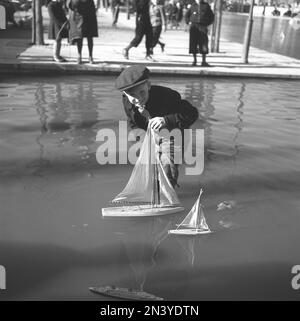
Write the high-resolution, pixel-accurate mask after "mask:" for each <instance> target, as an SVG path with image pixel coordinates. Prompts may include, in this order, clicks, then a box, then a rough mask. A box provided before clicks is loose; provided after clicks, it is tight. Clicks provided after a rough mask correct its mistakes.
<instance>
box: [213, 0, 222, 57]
mask: <svg viewBox="0 0 300 321" xmlns="http://www.w3.org/2000/svg"><path fill="white" fill-rule="evenodd" d="M222 2H223V1H222V0H218V1H217V24H216V36H215V52H219V47H220V35H221V24H222Z"/></svg>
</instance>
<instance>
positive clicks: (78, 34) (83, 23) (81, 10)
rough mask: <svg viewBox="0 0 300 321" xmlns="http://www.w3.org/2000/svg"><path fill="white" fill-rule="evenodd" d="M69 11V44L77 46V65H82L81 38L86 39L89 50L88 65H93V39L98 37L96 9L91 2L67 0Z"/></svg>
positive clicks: (89, 0) (86, 0)
mask: <svg viewBox="0 0 300 321" xmlns="http://www.w3.org/2000/svg"><path fill="white" fill-rule="evenodd" d="M68 1H69V2H68V8H69V9H70V13H69V21H70V33H69V38H70V42H71V44H75V43H76V44H77V51H78V57H77V63H78V64H81V63H82V44H83V38H84V37H86V38H87V43H88V50H89V63H91V64H92V63H94V59H93V46H94V42H93V37H98V24H97V17H96V8H95V4H94V1H93V0H68Z"/></svg>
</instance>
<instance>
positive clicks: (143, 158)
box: [102, 127, 184, 217]
mask: <svg viewBox="0 0 300 321" xmlns="http://www.w3.org/2000/svg"><path fill="white" fill-rule="evenodd" d="M155 139H156V137H155V133H154V131H153V130H152V129H151V128H150V127H148V129H147V132H146V135H145V139H144V142H143V144H142V146H141V151H140V155H139V157H138V160H137V162H136V164H135V166H134V168H133V171H132V174H131V177H130V179H129V181H128V183H127V185H126V187H125V188H124V190H123V191H122V192H121V193H120V194H119V195H117V196H116V197H115V198H114V199H113V200H112V204H116V205H119V206H116V207H107V208H102V215H103V216H104V217H107V216H113V217H132V216H135V217H141V216H156V215H164V214H170V213H175V212H179V211H182V210H183V209H184V208H183V207H182V206H181V204H180V202H179V200H178V198H177V195H176V192H175V190H174V189H173V187H172V185H171V183H170V182H169V179H168V177H167V175H166V173H165V172H164V169H163V167H162V164H161V162H160V159H159V153H158V151H157V150H156V149H157V144H156V142H155Z"/></svg>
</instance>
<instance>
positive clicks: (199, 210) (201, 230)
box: [169, 189, 211, 235]
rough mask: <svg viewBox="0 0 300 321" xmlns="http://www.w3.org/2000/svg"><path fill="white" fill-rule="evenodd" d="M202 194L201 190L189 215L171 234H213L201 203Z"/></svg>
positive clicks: (170, 231)
mask: <svg viewBox="0 0 300 321" xmlns="http://www.w3.org/2000/svg"><path fill="white" fill-rule="evenodd" d="M202 193H203V190H202V189H201V190H200V194H199V196H198V198H197V201H196V203H195V204H194V206H193V207H192V209H191V210H190V212H189V213H188V215H187V216H186V217H185V219H184V220H183V221H182V222H181V223H180V224H179V225H178V227H177V229H175V230H169V233H170V234H181V235H197V234H207V233H211V230H210V228H209V226H208V225H207V223H206V219H205V216H204V212H203V206H202V205H201V202H200V199H201V195H202Z"/></svg>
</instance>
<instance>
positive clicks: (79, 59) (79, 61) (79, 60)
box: [77, 57, 82, 65]
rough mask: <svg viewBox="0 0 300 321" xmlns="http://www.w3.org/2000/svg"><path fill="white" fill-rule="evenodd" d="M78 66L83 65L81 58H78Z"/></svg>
mask: <svg viewBox="0 0 300 321" xmlns="http://www.w3.org/2000/svg"><path fill="white" fill-rule="evenodd" d="M77 64H78V65H81V64H82V60H81V57H78V58H77Z"/></svg>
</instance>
